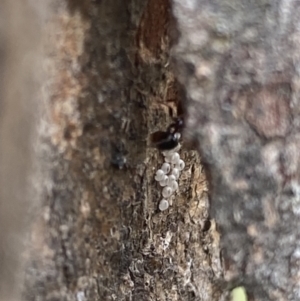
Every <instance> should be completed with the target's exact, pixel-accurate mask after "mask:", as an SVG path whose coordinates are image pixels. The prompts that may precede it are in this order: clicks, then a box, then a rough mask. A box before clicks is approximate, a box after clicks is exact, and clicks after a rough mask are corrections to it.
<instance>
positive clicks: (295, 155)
mask: <svg viewBox="0 0 300 301" xmlns="http://www.w3.org/2000/svg"><path fill="white" fill-rule="evenodd" d="M173 4H174V6H173V11H174V14H175V17H176V20H177V22H178V23H177V24H178V30H179V33H180V38H179V41H178V44H177V46H176V47H175V50H174V57H175V60H176V63H177V70H178V74H179V79H180V82H181V83H182V84H183V85H184V87H185V88H186V92H187V99H188V104H187V107H188V110H187V111H188V113H187V129H186V134H187V135H189V136H190V137H192V138H193V139H194V141H195V143H197V145H198V146H199V150H200V152H201V155H202V159H203V162H204V163H205V165H206V171H207V174H208V177H209V186H210V201H211V216H212V218H215V219H216V222H217V224H218V225H219V227H220V231H221V248H222V250H223V255H224V263H225V271H224V273H225V279H226V280H227V281H229V284H230V285H231V286H234V285H237V284H242V285H244V286H245V287H246V289H247V292H248V294H249V298H250V299H251V300H299V299H300V282H299V263H300V261H299V250H300V249H299V212H300V211H299V208H300V207H299V206H300V203H299V200H300V199H299V187H300V186H299V180H300V178H299V162H300V160H299V151H298V149H299V141H300V140H299V138H300V137H299V108H300V106H299V99H300V98H299V87H300V85H299V82H300V81H299V49H300V44H299V41H300V39H299V37H300V32H299V28H300V27H299V15H300V11H299V10H300V6H299V3H298V1H293V0H292V1H285V0H281V1H202V0H198V1H197V0H196V1H185V0H184V1H181V0H180V1H179V0H178V1H177V0H174V1H173Z"/></svg>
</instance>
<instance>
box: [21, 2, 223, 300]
mask: <svg viewBox="0 0 300 301" xmlns="http://www.w3.org/2000/svg"><path fill="white" fill-rule="evenodd" d="M43 13H45V18H46V21H45V22H44V23H43V27H42V29H43V35H42V36H43V46H44V52H43V55H44V58H43V68H44V70H43V71H44V76H45V78H46V79H45V80H44V81H43V83H42V85H41V100H42V101H41V103H42V105H43V108H42V109H43V110H42V114H43V115H42V116H41V118H40V120H39V124H38V129H39V133H40V137H39V144H38V145H37V149H38V152H37V153H38V156H39V157H36V158H35V160H36V162H37V163H38V165H39V170H38V171H37V172H36V176H35V181H36V184H37V186H39V187H40V188H41V190H40V191H39V199H40V204H39V206H40V207H39V209H38V210H37V214H36V217H35V218H34V219H32V224H31V233H30V235H31V236H30V240H29V242H28V250H27V253H26V255H27V257H26V279H25V288H24V290H23V297H24V299H25V300H78V301H81V300H101V301H102V300H138V301H141V300H195V299H196V300H211V298H212V295H213V294H215V293H216V294H218V291H216V288H215V287H214V280H216V279H218V278H220V277H221V267H220V262H219V248H218V239H219V238H218V234H217V232H216V229H215V224H214V222H213V221H212V222H211V221H210V220H209V218H208V199H207V189H206V182H205V177H204V174H203V172H202V168H201V166H200V164H199V156H198V154H197V152H196V151H189V150H188V149H185V148H184V147H183V148H182V150H181V156H182V157H183V158H184V160H185V162H186V169H185V171H184V172H183V173H182V175H181V178H180V183H179V184H180V190H179V193H178V194H177V195H176V197H175V199H174V200H173V205H172V206H171V207H170V209H169V210H167V211H164V212H160V211H159V210H158V203H159V201H160V198H161V196H160V192H161V190H160V189H161V188H160V187H159V186H158V184H157V183H156V182H155V181H154V179H153V178H154V174H155V170H156V169H157V168H158V167H159V166H160V165H161V164H162V162H163V158H162V155H161V154H160V153H159V152H158V151H157V150H155V149H152V148H149V143H148V136H149V134H150V133H152V132H154V131H156V130H160V129H163V130H164V129H165V128H166V127H167V125H168V124H169V123H170V122H171V116H170V113H169V109H168V106H166V100H168V99H175V100H176V99H177V98H178V97H180V93H179V87H178V84H177V83H176V81H175V78H174V74H173V73H172V70H171V68H170V64H169V61H170V58H169V50H170V46H171V44H170V43H171V36H172V35H173V33H170V28H172V26H173V29H174V24H173V25H172V20H171V11H170V5H169V3H168V2H167V1H165V0H164V1H162V0H161V1H154V0H151V1H148V2H143V1H140V0H132V1H127V2H125V1H124V0H116V1H84V2H83V1H56V2H55V1H53V2H52V3H51V5H49V7H47V8H46V9H45V11H43ZM170 24H171V25H170ZM210 223H211V224H212V227H210Z"/></svg>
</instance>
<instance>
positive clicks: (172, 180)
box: [155, 149, 185, 211]
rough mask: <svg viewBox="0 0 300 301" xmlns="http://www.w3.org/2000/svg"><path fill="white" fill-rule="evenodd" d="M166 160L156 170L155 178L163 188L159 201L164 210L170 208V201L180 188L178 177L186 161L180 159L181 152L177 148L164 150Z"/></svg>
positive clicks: (160, 208)
mask: <svg viewBox="0 0 300 301" xmlns="http://www.w3.org/2000/svg"><path fill="white" fill-rule="evenodd" d="M163 155H164V157H165V162H164V163H163V165H162V166H161V168H160V169H158V170H157V171H156V174H155V180H156V181H157V182H159V185H160V186H162V187H163V189H162V193H161V194H162V197H163V198H162V200H161V201H160V203H159V206H158V208H159V210H160V211H164V210H167V209H168V208H169V205H170V204H169V201H168V198H170V197H171V196H172V195H173V193H174V192H176V191H177V190H178V179H179V176H180V172H181V171H182V170H183V169H184V167H185V163H184V161H183V160H182V159H180V155H179V153H178V152H177V151H176V149H175V150H171V151H165V152H163Z"/></svg>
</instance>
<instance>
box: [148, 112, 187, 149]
mask: <svg viewBox="0 0 300 301" xmlns="http://www.w3.org/2000/svg"><path fill="white" fill-rule="evenodd" d="M183 126H184V121H183V117H182V116H180V117H177V118H176V119H175V120H174V122H173V123H171V124H170V125H169V126H168V128H167V130H166V131H157V132H154V133H153V134H151V142H152V144H153V146H155V147H156V148H157V149H159V150H162V151H165V150H171V149H173V148H175V147H176V146H177V145H178V143H179V141H180V138H181V133H182V130H183Z"/></svg>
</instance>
